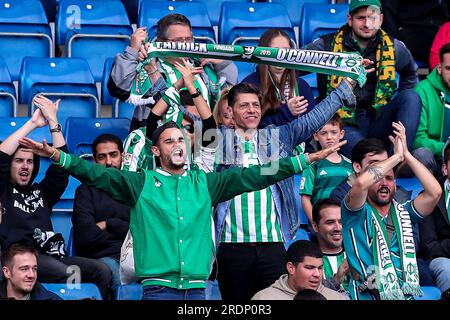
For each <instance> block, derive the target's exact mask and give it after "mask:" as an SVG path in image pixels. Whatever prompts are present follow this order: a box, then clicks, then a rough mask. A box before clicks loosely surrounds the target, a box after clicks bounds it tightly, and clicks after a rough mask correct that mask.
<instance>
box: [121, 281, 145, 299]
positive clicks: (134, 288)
mask: <svg viewBox="0 0 450 320" xmlns="http://www.w3.org/2000/svg"><path fill="white" fill-rule="evenodd" d="M116 300H142V285H141V284H137V283H136V284H126V285H121V286H119V287H118V288H117V290H116Z"/></svg>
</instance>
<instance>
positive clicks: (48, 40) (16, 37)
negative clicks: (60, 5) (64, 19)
mask: <svg viewBox="0 0 450 320" xmlns="http://www.w3.org/2000/svg"><path fill="white" fill-rule="evenodd" d="M0 48H1V53H0V54H1V55H2V57H3V58H4V59H5V61H6V64H7V65H8V69H9V71H10V74H11V77H12V79H13V81H16V80H18V78H19V72H20V66H21V64H22V59H23V58H24V57H25V56H34V57H51V56H53V55H54V53H53V40H52V34H51V31H50V27H49V24H48V20H47V16H46V14H45V11H44V8H43V7H42V4H41V2H40V1H36V0H3V1H1V3H0Z"/></svg>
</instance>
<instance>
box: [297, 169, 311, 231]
mask: <svg viewBox="0 0 450 320" xmlns="http://www.w3.org/2000/svg"><path fill="white" fill-rule="evenodd" d="M301 180H302V175H301V174H296V175H294V195H295V202H296V203H297V209H298V216H299V219H300V224H301V225H308V223H309V221H308V217H307V216H306V214H305V211H303V208H302V201H301V197H300V181H301Z"/></svg>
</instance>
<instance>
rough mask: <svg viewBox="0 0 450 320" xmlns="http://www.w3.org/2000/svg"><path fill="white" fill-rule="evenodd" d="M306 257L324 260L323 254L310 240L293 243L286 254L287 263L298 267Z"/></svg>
mask: <svg viewBox="0 0 450 320" xmlns="http://www.w3.org/2000/svg"><path fill="white" fill-rule="evenodd" d="M305 257H313V258H323V253H322V251H320V248H319V246H318V245H317V244H315V243H314V242H311V241H309V240H297V241H295V242H293V243H292V244H291V245H290V246H289V248H288V249H287V252H286V263H287V262H291V263H293V264H294V265H297V264H298V263H300V262H303V260H304V259H305Z"/></svg>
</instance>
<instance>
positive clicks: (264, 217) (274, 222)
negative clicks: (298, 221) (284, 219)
mask: <svg viewBox="0 0 450 320" xmlns="http://www.w3.org/2000/svg"><path fill="white" fill-rule="evenodd" d="M241 147H242V148H243V149H244V152H243V155H244V159H243V166H244V167H249V166H253V165H258V164H260V163H259V160H258V155H257V152H256V136H255V138H254V139H253V140H251V141H243V142H242V145H241ZM221 241H222V242H226V243H246V242H282V241H283V237H282V235H281V227H280V223H279V221H278V217H277V211H276V208H275V203H274V202H273V198H272V191H271V190H270V187H267V188H266V189H263V190H259V191H254V192H247V193H243V194H241V195H239V196H236V197H234V198H233V199H232V200H231V204H230V213H229V214H228V215H227V216H226V218H225V227H224V232H222V239H221Z"/></svg>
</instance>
